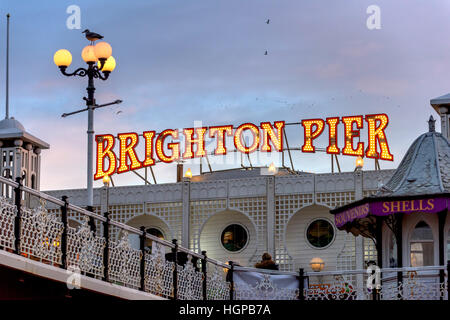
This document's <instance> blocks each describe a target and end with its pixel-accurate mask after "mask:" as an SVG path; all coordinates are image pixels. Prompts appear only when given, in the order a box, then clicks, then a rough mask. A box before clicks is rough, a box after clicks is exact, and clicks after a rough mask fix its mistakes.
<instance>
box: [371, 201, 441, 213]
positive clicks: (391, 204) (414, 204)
mask: <svg viewBox="0 0 450 320" xmlns="http://www.w3.org/2000/svg"><path fill="white" fill-rule="evenodd" d="M446 208H447V199H446V198H430V199H414V200H397V201H381V202H374V203H371V204H370V213H371V214H373V215H376V216H387V215H390V214H393V213H397V212H404V213H410V212H424V213H436V212H439V211H442V210H444V209H446Z"/></svg>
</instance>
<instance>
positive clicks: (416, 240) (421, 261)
mask: <svg viewBox="0 0 450 320" xmlns="http://www.w3.org/2000/svg"><path fill="white" fill-rule="evenodd" d="M410 245H411V267H422V266H432V265H434V250H433V246H434V243H433V232H432V231H431V228H430V226H429V225H428V224H426V223H425V222H423V221H420V222H419V223H418V224H417V225H416V227H415V228H414V231H413V233H412V235H411V242H410Z"/></svg>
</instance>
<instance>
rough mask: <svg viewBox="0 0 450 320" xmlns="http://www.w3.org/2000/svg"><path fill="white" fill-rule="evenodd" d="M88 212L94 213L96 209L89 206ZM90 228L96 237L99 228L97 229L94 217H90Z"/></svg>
mask: <svg viewBox="0 0 450 320" xmlns="http://www.w3.org/2000/svg"><path fill="white" fill-rule="evenodd" d="M86 210H87V211H90V212H94V208H93V207H92V206H87V207H86ZM106 211H108V208H107V209H106ZM89 226H90V227H91V231H92V232H94V235H95V232H96V231H97V230H96V229H97V228H96V227H95V220H94V218H93V217H89Z"/></svg>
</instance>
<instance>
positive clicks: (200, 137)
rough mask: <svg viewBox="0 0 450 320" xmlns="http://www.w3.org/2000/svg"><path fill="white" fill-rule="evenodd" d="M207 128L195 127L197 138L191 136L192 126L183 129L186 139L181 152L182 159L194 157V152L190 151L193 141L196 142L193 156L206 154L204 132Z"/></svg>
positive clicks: (192, 132)
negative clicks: (184, 146)
mask: <svg viewBox="0 0 450 320" xmlns="http://www.w3.org/2000/svg"><path fill="white" fill-rule="evenodd" d="M207 129H208V128H203V127H202V128H195V134H196V135H197V138H196V139H194V138H192V135H193V134H194V128H188V129H184V130H183V133H184V136H185V141H186V148H185V150H184V153H183V158H184V159H192V158H194V153H193V151H192V149H193V146H194V143H195V144H197V151H196V152H195V157H204V156H205V155H206V152H205V132H206V130H207Z"/></svg>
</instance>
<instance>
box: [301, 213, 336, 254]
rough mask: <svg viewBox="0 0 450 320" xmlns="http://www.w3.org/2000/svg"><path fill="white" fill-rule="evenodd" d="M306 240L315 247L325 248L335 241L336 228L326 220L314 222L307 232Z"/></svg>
mask: <svg viewBox="0 0 450 320" xmlns="http://www.w3.org/2000/svg"><path fill="white" fill-rule="evenodd" d="M306 238H307V239H308V242H309V243H310V244H311V245H312V246H313V247H316V248H324V247H326V246H328V245H329V244H330V243H331V242H332V241H333V238H334V228H333V226H332V225H331V223H329V222H328V221H327V220H325V219H318V220H314V221H313V222H311V224H310V225H309V226H308V229H307V230H306Z"/></svg>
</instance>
